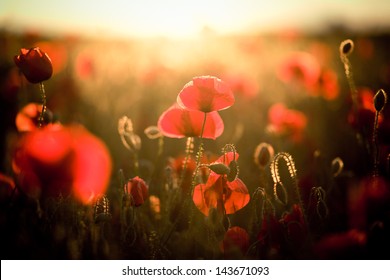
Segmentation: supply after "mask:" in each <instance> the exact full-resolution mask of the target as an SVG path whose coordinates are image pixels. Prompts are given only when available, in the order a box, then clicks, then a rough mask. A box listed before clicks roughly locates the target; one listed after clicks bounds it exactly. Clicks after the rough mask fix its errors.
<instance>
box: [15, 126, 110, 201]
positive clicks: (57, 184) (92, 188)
mask: <svg viewBox="0 0 390 280" xmlns="http://www.w3.org/2000/svg"><path fill="white" fill-rule="evenodd" d="M13 169H14V172H15V173H16V174H17V176H18V181H19V185H20V187H21V189H22V190H23V191H24V192H25V193H26V194H27V195H29V196H32V197H34V198H37V199H39V198H44V197H53V196H54V197H56V196H59V195H60V194H61V195H64V196H67V195H73V196H74V197H75V198H76V199H77V200H79V201H80V202H82V203H85V204H87V203H90V202H91V201H92V200H93V198H94V197H96V196H99V195H101V194H103V193H104V192H105V190H106V188H107V185H108V181H109V179H110V174H111V158H110V155H109V152H108V150H107V148H106V146H105V145H104V143H103V142H102V141H101V140H100V139H98V138H97V137H95V136H94V135H92V134H91V133H89V132H88V131H87V130H86V129H85V128H83V127H81V126H69V127H63V126H60V125H48V126H46V127H44V128H42V129H37V130H34V131H32V132H29V133H27V134H25V135H23V137H22V138H21V139H20V141H19V142H18V144H17V147H16V150H15V153H14V158H13Z"/></svg>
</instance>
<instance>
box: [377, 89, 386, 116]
mask: <svg viewBox="0 0 390 280" xmlns="http://www.w3.org/2000/svg"><path fill="white" fill-rule="evenodd" d="M386 102H387V94H386V92H385V91H384V90H383V89H380V90H378V92H377V93H376V94H375V95H374V106H375V110H376V111H377V112H378V113H380V112H381V111H382V110H383V108H384V107H385V105H386Z"/></svg>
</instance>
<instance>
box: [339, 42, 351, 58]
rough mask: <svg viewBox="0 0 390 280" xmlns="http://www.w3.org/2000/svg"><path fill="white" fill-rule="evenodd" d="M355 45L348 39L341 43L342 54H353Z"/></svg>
mask: <svg viewBox="0 0 390 280" xmlns="http://www.w3.org/2000/svg"><path fill="white" fill-rule="evenodd" d="M353 49H354V44H353V41H352V40H351V39H347V40H344V41H342V42H341V44H340V54H341V55H345V56H348V55H350V54H351V53H352V52H353Z"/></svg>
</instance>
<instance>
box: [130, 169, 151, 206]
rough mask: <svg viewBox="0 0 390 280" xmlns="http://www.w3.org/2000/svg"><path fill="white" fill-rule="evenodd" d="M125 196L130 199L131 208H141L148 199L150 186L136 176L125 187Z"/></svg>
mask: <svg viewBox="0 0 390 280" xmlns="http://www.w3.org/2000/svg"><path fill="white" fill-rule="evenodd" d="M124 191H125V194H126V195H127V196H128V197H129V198H130V205H131V206H136V207H138V206H141V205H142V204H144V202H145V200H146V199H147V197H148V185H147V184H146V183H145V181H144V180H142V179H141V178H140V177H138V176H136V177H134V178H133V179H130V180H129V181H127V183H126V184H125V185H124Z"/></svg>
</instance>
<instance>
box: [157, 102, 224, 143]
mask: <svg viewBox="0 0 390 280" xmlns="http://www.w3.org/2000/svg"><path fill="white" fill-rule="evenodd" d="M205 117H206V122H205V125H204V128H203V134H202V135H201V133H202V125H203V121H204V118H205ZM158 128H159V129H160V131H161V132H162V134H163V135H164V136H167V137H171V138H184V137H200V136H202V137H203V138H208V139H216V138H217V137H219V136H220V135H221V134H222V132H223V129H224V124H223V121H222V118H221V116H220V115H219V114H218V112H210V113H207V114H206V116H205V114H204V113H203V112H200V111H194V110H188V109H185V108H181V107H179V106H178V105H173V106H172V107H170V108H169V109H168V110H166V111H165V112H164V113H163V114H162V115H161V116H160V118H159V120H158Z"/></svg>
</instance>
